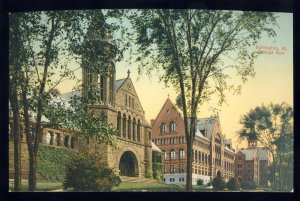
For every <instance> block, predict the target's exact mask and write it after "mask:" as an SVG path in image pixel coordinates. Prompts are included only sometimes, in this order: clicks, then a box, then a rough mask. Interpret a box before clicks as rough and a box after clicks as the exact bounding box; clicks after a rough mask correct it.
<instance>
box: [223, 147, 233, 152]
mask: <svg viewBox="0 0 300 201" xmlns="http://www.w3.org/2000/svg"><path fill="white" fill-rule="evenodd" d="M224 147H225V148H224V149H225V150H226V151H229V152H231V153H234V151H233V150H232V149H229V147H228V146H227V145H225V146H224Z"/></svg>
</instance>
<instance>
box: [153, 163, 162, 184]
mask: <svg viewBox="0 0 300 201" xmlns="http://www.w3.org/2000/svg"><path fill="white" fill-rule="evenodd" d="M152 171H153V178H154V179H156V180H158V181H162V178H163V164H160V163H152Z"/></svg>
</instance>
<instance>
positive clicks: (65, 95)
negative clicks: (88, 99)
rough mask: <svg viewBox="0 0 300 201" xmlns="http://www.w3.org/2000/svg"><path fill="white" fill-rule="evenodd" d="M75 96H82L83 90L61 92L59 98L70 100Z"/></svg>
mask: <svg viewBox="0 0 300 201" xmlns="http://www.w3.org/2000/svg"><path fill="white" fill-rule="evenodd" d="M73 96H79V97H80V96H81V92H80V91H70V92H67V93H63V94H60V95H59V98H60V99H61V100H69V99H70V98H71V97H73Z"/></svg>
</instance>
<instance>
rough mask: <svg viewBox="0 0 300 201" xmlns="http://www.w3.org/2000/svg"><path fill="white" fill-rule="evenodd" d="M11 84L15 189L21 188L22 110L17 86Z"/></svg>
mask: <svg viewBox="0 0 300 201" xmlns="http://www.w3.org/2000/svg"><path fill="white" fill-rule="evenodd" d="M12 85H13V84H12V83H11V84H10V85H9V100H10V104H11V107H12V112H13V125H14V126H13V131H14V191H20V190H21V174H20V172H21V161H20V159H21V157H20V144H21V143H20V112H19V105H18V95H17V91H16V89H15V87H13V86H12Z"/></svg>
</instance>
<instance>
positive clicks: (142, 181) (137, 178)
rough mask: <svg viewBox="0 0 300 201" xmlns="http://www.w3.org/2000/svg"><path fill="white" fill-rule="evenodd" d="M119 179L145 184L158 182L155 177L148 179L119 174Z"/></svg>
mask: <svg viewBox="0 0 300 201" xmlns="http://www.w3.org/2000/svg"><path fill="white" fill-rule="evenodd" d="M120 179H121V180H122V181H123V182H129V183H146V184H155V183H157V184H158V183H159V182H158V181H157V180H155V179H149V178H143V177H127V176H120Z"/></svg>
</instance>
